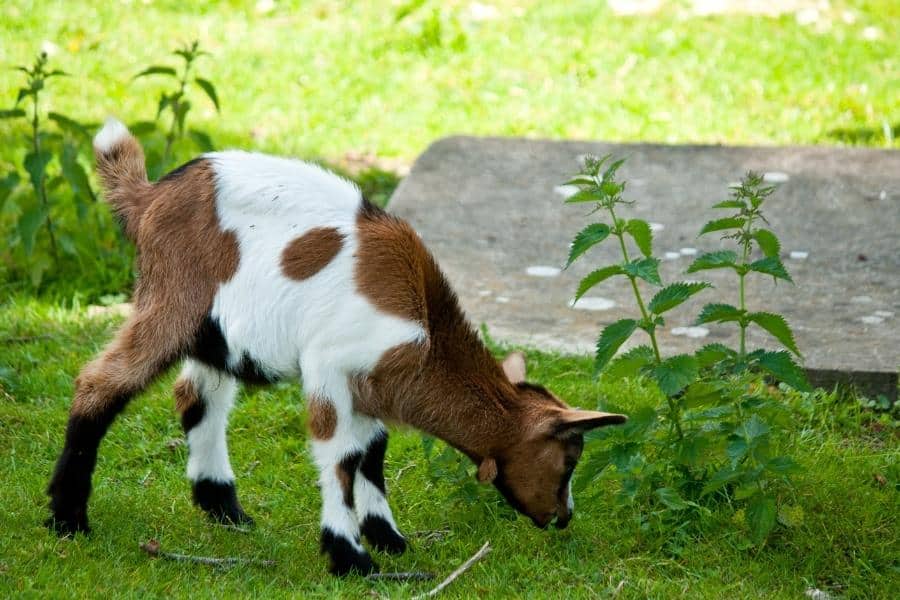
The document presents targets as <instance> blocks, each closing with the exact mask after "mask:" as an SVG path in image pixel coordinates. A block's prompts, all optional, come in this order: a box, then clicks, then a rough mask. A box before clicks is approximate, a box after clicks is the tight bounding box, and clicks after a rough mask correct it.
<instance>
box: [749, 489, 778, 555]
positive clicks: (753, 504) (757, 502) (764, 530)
mask: <svg viewBox="0 0 900 600" xmlns="http://www.w3.org/2000/svg"><path fill="white" fill-rule="evenodd" d="M744 516H745V519H746V520H747V526H748V527H749V528H750V539H751V540H752V541H753V543H754V544H761V543H762V542H763V541H764V540H765V539H766V537H768V535H769V532H770V531H772V528H773V527H775V517H776V516H777V514H776V511H775V499H774V498H772V497H770V496H764V495H763V494H762V493H760V494H757V495H756V496H754V497H753V499H751V500H750V502H749V503H748V504H747V510H746V511H745V512H744Z"/></svg>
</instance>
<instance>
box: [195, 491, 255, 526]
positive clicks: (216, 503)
mask: <svg viewBox="0 0 900 600" xmlns="http://www.w3.org/2000/svg"><path fill="white" fill-rule="evenodd" d="M193 493H194V504H196V505H197V506H199V507H200V508H202V509H203V510H204V511H206V514H207V515H209V517H210V518H211V519H212V520H214V521H216V522H217V523H222V524H224V525H241V526H244V527H252V526H253V524H254V522H253V519H252V518H251V517H250V515H248V514H247V513H245V512H244V509H243V508H241V504H240V502H238V499H237V490H235V487H234V482H232V481H229V482H225V483H223V482H220V481H212V480H211V479H201V480H199V481H196V482H194V485H193Z"/></svg>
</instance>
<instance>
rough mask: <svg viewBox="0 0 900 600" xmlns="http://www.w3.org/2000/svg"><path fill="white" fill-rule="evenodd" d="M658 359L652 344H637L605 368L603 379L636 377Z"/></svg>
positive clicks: (613, 379) (612, 379)
mask: <svg viewBox="0 0 900 600" xmlns="http://www.w3.org/2000/svg"><path fill="white" fill-rule="evenodd" d="M655 359H656V355H655V354H653V348H651V347H650V346H636V347H634V348H632V349H631V350H629V351H628V352H625V353H624V354H621V355H619V356H617V357H616V358H614V359H612V361H611V362H610V363H609V364H608V365H607V366H606V368H605V369H604V370H603V379H604V380H611V381H616V380H619V379H624V378H626V377H636V376H637V375H639V374H640V373H641V370H643V369H645V368H646V367H648V366H649V365H652V364H653V362H654V361H655Z"/></svg>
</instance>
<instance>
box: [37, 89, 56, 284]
mask: <svg viewBox="0 0 900 600" xmlns="http://www.w3.org/2000/svg"><path fill="white" fill-rule="evenodd" d="M33 99H34V115H32V119H31V141H32V143H33V145H34V156H35V158H36V159H37V160H38V161H40V162H41V163H43V160H42V158H41V138H40V118H39V117H38V92H37V91H35V92H34V97H33ZM45 168H46V167H45ZM46 179H47V177H46V174H45V173H44V169H41V176H40V179H39V180H38V186H37V189H35V190H34V191H35V192H36V193H37V197H38V201H40V203H41V207H42V208H43V209H44V210H45V211H46V212H47V234H48V235H49V236H50V249H51V251H52V252H53V262H54V264H55V265H56V266H57V267H59V254H58V253H57V251H56V235H55V234H54V232H53V217H51V216H50V203H49V201H48V199H47V185H46V183H45V181H46Z"/></svg>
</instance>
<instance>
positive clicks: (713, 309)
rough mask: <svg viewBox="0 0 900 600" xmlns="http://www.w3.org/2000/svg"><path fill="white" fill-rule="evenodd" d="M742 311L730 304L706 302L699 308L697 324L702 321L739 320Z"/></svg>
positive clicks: (723, 321)
mask: <svg viewBox="0 0 900 600" xmlns="http://www.w3.org/2000/svg"><path fill="white" fill-rule="evenodd" d="M743 316H744V311H742V310H741V309H739V308H738V307H736V306H732V305H730V304H707V305H706V306H704V307H703V308H702V309H701V310H700V314H699V315H697V320H696V321H694V322H695V323H696V324H697V325H701V324H703V323H725V322H728V321H740V320H741V317H743Z"/></svg>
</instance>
